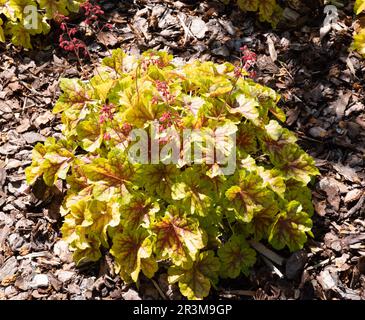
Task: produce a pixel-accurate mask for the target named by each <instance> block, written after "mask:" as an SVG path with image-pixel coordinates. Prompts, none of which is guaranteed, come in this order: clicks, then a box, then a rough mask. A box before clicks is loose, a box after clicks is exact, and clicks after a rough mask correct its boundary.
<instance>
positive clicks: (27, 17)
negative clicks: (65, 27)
mask: <svg viewBox="0 0 365 320" xmlns="http://www.w3.org/2000/svg"><path fill="white" fill-rule="evenodd" d="M85 1H86V0H0V15H3V17H5V22H4V21H3V20H2V19H1V17H0V42H5V40H6V36H8V35H9V36H10V37H11V42H12V43H13V44H14V45H16V46H21V47H24V48H28V49H31V48H32V44H31V36H34V35H36V34H47V33H48V32H49V31H50V28H51V27H50V24H49V22H50V21H51V20H53V19H54V17H55V16H56V15H64V16H67V15H68V14H69V13H70V12H78V10H79V6H80V4H81V3H83V2H85ZM3 24H4V25H3Z"/></svg>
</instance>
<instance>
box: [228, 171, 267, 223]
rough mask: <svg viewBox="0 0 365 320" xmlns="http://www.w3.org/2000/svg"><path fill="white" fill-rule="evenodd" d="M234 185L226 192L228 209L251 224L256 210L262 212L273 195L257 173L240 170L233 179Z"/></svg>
mask: <svg viewBox="0 0 365 320" xmlns="http://www.w3.org/2000/svg"><path fill="white" fill-rule="evenodd" d="M232 183H233V184H234V185H233V186H232V187H230V188H229V189H228V190H227V191H226V194H225V195H226V199H227V201H226V209H227V210H228V211H232V212H233V213H234V216H235V217H236V218H237V219H239V220H241V221H243V222H250V221H251V219H252V216H253V213H254V211H255V210H260V209H262V208H263V206H266V205H267V203H270V199H272V193H271V192H270V191H269V190H268V189H267V188H265V187H264V186H263V180H262V178H261V177H260V176H259V175H258V174H257V173H255V172H248V171H246V170H240V171H239V173H238V174H236V175H235V176H234V177H233V178H232Z"/></svg>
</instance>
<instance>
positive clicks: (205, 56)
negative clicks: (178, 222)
mask: <svg viewBox="0 0 365 320" xmlns="http://www.w3.org/2000/svg"><path fill="white" fill-rule="evenodd" d="M104 2H105V5H104V9H105V10H106V12H107V14H106V19H107V20H108V22H110V23H112V24H113V25H114V28H113V30H112V31H110V32H109V31H108V32H105V33H101V34H99V35H98V37H97V39H95V38H93V37H90V38H89V39H88V44H89V50H90V52H91V53H92V57H93V59H92V61H89V62H87V61H85V65H84V66H83V68H82V69H83V70H81V69H80V67H79V66H78V64H77V60H76V59H75V57H73V56H72V54H65V52H63V51H60V50H59V49H57V48H54V46H55V45H53V44H52V40H53V39H55V38H56V35H54V34H51V35H50V36H49V45H48V47H46V48H45V49H44V50H41V51H34V52H30V53H25V52H22V51H17V50H15V49H14V48H12V47H10V48H9V49H8V50H5V48H4V47H3V48H1V49H0V51H1V57H0V283H1V284H0V299H121V298H123V299H140V298H142V299H177V298H181V296H180V294H179V291H178V290H177V288H176V287H174V286H169V285H168V284H167V279H166V278H167V276H166V274H165V273H164V272H163V271H161V272H160V273H159V274H158V275H157V276H155V277H154V279H153V280H148V279H144V278H142V279H141V283H140V286H139V289H138V290H137V288H136V287H135V286H126V285H124V284H123V283H122V281H121V280H120V278H119V277H118V276H116V275H115V273H114V271H113V268H112V263H111V262H112V259H111V257H110V256H108V255H107V256H105V258H104V259H103V260H101V261H100V262H98V263H95V264H93V265H88V266H87V267H86V268H83V269H76V268H75V266H74V264H73V263H72V260H71V258H70V254H69V252H68V251H67V247H66V246H65V244H64V243H63V242H62V241H60V232H59V227H60V225H61V221H60V219H59V213H58V206H59V204H60V201H61V200H62V194H61V193H60V191H58V190H57V188H55V190H48V189H46V188H45V187H44V186H43V185H36V186H34V188H32V190H30V189H29V188H28V187H27V186H26V184H25V177H24V168H25V167H26V166H27V165H29V164H30V161H31V150H32V148H33V146H34V145H35V144H36V143H37V142H38V141H43V140H44V139H45V137H48V136H56V137H57V136H58V135H59V134H60V125H59V123H60V121H59V119H58V118H57V117H55V116H54V115H53V114H52V113H51V110H52V106H53V104H54V102H55V100H56V99H57V97H58V95H59V91H58V90H59V89H58V86H57V85H58V80H59V78H60V77H84V78H86V77H87V76H88V74H90V73H91V72H92V69H93V65H95V64H96V63H97V61H99V60H100V58H102V57H103V56H105V55H108V51H107V50H106V49H105V44H107V46H108V48H109V49H111V48H114V47H122V48H124V49H126V50H130V51H132V52H138V51H143V50H145V49H148V48H155V49H168V50H169V51H170V52H172V53H173V54H174V55H175V56H177V57H180V58H182V59H184V60H189V59H196V58H199V59H202V60H209V59H213V60H215V61H218V62H219V61H225V60H228V61H231V62H237V60H238V57H239V48H240V47H241V46H242V45H243V44H247V45H248V47H249V48H250V49H251V50H253V51H255V52H256V53H257V54H258V63H257V68H256V69H257V81H258V82H260V83H263V84H266V85H268V86H270V87H272V88H274V89H275V90H277V91H279V92H280V93H281V94H282V100H281V102H280V104H281V106H282V107H283V109H284V110H285V111H286V113H287V117H288V119H287V126H288V127H289V128H290V129H291V130H293V131H294V132H296V133H297V135H298V137H299V141H300V144H301V145H302V146H303V148H304V149H305V150H306V151H308V152H309V153H310V154H311V155H312V156H313V157H314V158H315V159H316V162H317V166H318V167H319V169H320V171H321V174H322V175H321V177H320V178H319V179H318V180H317V183H316V184H315V186H313V202H314V204H315V208H316V214H315V216H314V217H313V219H314V228H313V233H314V235H315V237H314V239H311V240H310V241H309V242H308V244H307V245H306V247H305V249H304V250H302V251H301V252H298V253H296V254H294V255H290V254H289V253H288V252H287V251H285V250H283V251H281V252H278V254H279V255H280V256H282V257H283V258H285V259H286V261H285V262H284V263H283V265H275V264H273V263H271V262H270V261H268V260H267V259H266V260H265V258H263V257H262V256H261V255H260V256H259V259H258V262H257V264H256V266H255V269H254V272H253V273H252V275H251V276H250V278H249V279H248V278H244V277H242V278H239V279H237V280H234V281H229V280H224V281H223V280H222V281H221V282H220V283H219V286H218V288H217V290H214V291H212V294H211V297H210V298H212V299H217V298H232V299H242V298H243V299H252V298H254V299H364V298H365V276H364V273H365V270H364V269H365V267H364V264H365V258H364V257H365V219H364V212H365V194H364V190H365V189H364V187H365V171H364V152H365V143H364V142H365V107H364V99H363V97H364V79H365V78H364V73H365V63H364V60H362V59H361V58H360V57H359V56H358V55H357V54H356V53H349V51H348V49H347V48H348V46H349V44H350V43H351V34H352V26H351V23H352V22H351V21H352V16H351V15H352V10H351V6H350V5H349V6H348V8H345V9H343V10H341V11H340V19H339V22H338V23H337V24H336V27H335V28H334V29H332V30H331V31H329V32H328V34H327V35H326V36H325V37H324V38H323V39H320V31H319V29H320V27H321V24H322V21H323V19H324V16H323V14H322V13H321V10H315V9H313V7H310V6H309V4H308V6H303V7H302V8H293V7H292V8H291V10H294V11H288V12H291V14H292V15H293V12H294V13H298V12H299V13H300V15H299V16H298V17H296V18H295V19H293V20H292V21H290V20H288V21H286V22H285V24H284V25H282V26H281V28H279V29H278V30H275V31H272V30H270V29H269V28H268V26H267V25H259V24H258V23H257V20H255V19H254V16H252V15H244V14H242V13H241V12H239V11H237V10H235V9H232V8H225V7H224V6H223V5H221V4H220V3H218V2H207V1H202V2H199V4H195V3H196V2H195V1H185V2H179V1H159V0H154V1H151V0H150V1H136V2H137V3H138V4H135V3H133V2H132V1H115V2H110V1H104ZM308 3H311V2H308ZM294 17H295V16H294ZM103 43H104V44H103ZM40 44H41V39H39V40H38V45H39V46H40ZM43 46H44V45H43Z"/></svg>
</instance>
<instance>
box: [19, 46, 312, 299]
mask: <svg viewBox="0 0 365 320" xmlns="http://www.w3.org/2000/svg"><path fill="white" fill-rule="evenodd" d="M60 86H61V89H62V91H63V94H62V95H61V96H60V98H59V100H58V102H57V103H56V105H55V106H54V112H55V113H61V117H62V123H63V136H64V138H63V139H61V140H56V139H55V138H48V140H47V141H46V142H45V143H44V144H37V145H36V147H35V148H34V150H33V162H32V164H31V166H30V167H28V168H27V169H26V176H27V181H28V183H29V184H33V183H35V181H36V180H37V179H43V180H44V182H45V183H46V184H47V185H48V186H52V185H54V184H55V183H56V181H57V180H59V179H62V180H64V183H65V185H67V194H66V196H65V199H64V202H63V205H62V210H61V211H62V214H63V216H64V223H63V226H62V234H63V238H64V239H65V240H66V241H67V242H68V243H69V245H70V248H71V249H72V250H73V252H74V259H75V261H76V263H77V264H81V263H85V262H88V261H96V260H98V259H99V258H100V257H101V255H102V254H101V248H104V250H105V249H108V250H109V251H110V253H111V254H112V255H113V256H114V258H115V268H116V271H117V272H118V273H120V275H121V277H122V278H123V279H124V280H125V281H137V280H138V277H139V276H140V274H141V272H142V273H143V274H144V275H145V276H147V277H152V276H153V275H154V274H155V273H156V272H157V270H158V269H159V268H167V269H168V274H169V281H170V282H171V283H175V282H178V284H179V287H180V290H181V292H182V294H183V295H185V296H186V297H188V298H189V299H202V298H204V297H206V296H207V295H208V294H209V291H210V289H211V287H212V286H214V285H215V284H216V283H217V281H218V279H219V277H222V278H227V277H228V278H236V277H238V276H239V275H240V274H241V273H243V274H245V275H247V274H248V273H249V270H250V268H251V267H252V266H253V265H254V263H255V259H256V257H255V251H254V250H253V249H252V248H251V247H250V245H249V242H248V241H247V240H249V239H253V240H255V241H260V240H265V241H268V243H270V244H271V245H272V247H274V248H275V249H282V248H284V247H288V248H289V249H290V250H291V251H295V250H298V249H300V248H302V247H303V244H304V243H305V241H306V239H307V235H311V227H312V221H311V219H310V217H311V215H312V214H313V208H312V204H311V193H310V190H309V189H308V187H307V184H308V183H309V182H310V181H311V179H312V178H313V177H314V176H315V175H317V174H318V170H317V169H316V167H315V165H314V161H313V159H312V158H311V157H310V156H309V155H308V154H307V153H305V152H304V151H303V150H302V149H301V148H300V147H299V146H298V145H297V144H296V137H295V135H294V134H293V133H291V132H290V131H289V130H288V129H285V128H283V127H282V126H281V125H280V123H279V122H280V121H284V120H285V115H284V114H283V112H282V111H281V110H280V109H279V108H278V107H277V105H276V104H277V102H278V100H279V96H278V95H277V94H276V93H275V92H274V91H273V90H272V89H270V88H267V87H264V86H261V85H259V84H257V83H255V82H254V81H253V80H252V79H249V78H247V77H246V76H238V75H237V72H235V67H234V66H233V65H232V64H230V63H224V64H215V63H213V62H204V63H202V62H199V61H195V62H193V63H189V64H181V63H178V60H173V59H172V56H171V55H168V54H167V53H166V52H163V51H158V52H155V51H148V52H145V53H144V54H143V55H142V56H141V57H135V56H131V55H127V54H126V53H124V52H123V51H122V50H120V49H118V50H115V51H113V53H112V56H111V57H108V58H105V59H104V60H103V66H102V67H101V68H100V69H98V71H97V72H96V75H95V76H94V77H93V78H92V79H90V80H89V81H81V80H79V79H62V81H61V84H60ZM156 122H158V130H155V131H153V130H152V128H153V127H154V126H155V124H156ZM134 129H143V130H145V131H146V132H150V133H149V138H153V139H158V140H157V141H158V143H157V146H158V150H161V153H160V154H162V155H163V156H161V157H160V159H159V161H157V162H158V163H151V161H148V163H140V162H136V161H134V160H135V158H133V157H132V158H131V157H130V156H129V155H130V154H131V153H130V151H131V150H132V149H133V148H134V147H136V145H137V144H138V143H140V140H138V139H134V137H133V135H132V133H133V132H134ZM186 129H191V130H195V131H192V132H193V133H192V134H189V135H188V139H187V142H186V140H184V141H185V143H184V148H186V149H184V150H190V151H191V150H193V149H194V150H202V151H204V152H203V153H202V154H203V157H202V158H201V159H197V160H196V161H194V159H193V160H192V161H187V160H186V159H185V160H184V159H182V160H181V159H180V160H179V161H178V163H174V162H172V161H170V162H169V160H171V159H172V157H171V154H172V153H171V152H165V153H163V152H162V150H163V149H164V148H167V147H168V146H169V144H170V143H171V141H172V140H173V139H176V135H171V134H169V132H170V133H171V132H174V133H178V134H181V136H182V132H183V130H186ZM151 132H154V133H151ZM196 132H200V133H201V134H202V136H203V137H204V138H206V140H204V141H208V142H210V143H212V144H213V145H214V147H215V149H216V151H217V153H220V154H224V155H232V154H233V155H235V159H234V160H233V161H234V164H235V166H236V168H235V170H234V171H233V172H232V174H226V175H225V174H223V169H222V168H223V165H221V164H220V163H218V161H216V158H215V157H211V158H210V160H211V161H207V160H209V159H208V155H207V156H205V155H206V154H208V153H205V151H207V150H208V147H207V146H208V144H205V143H200V142H199V141H197V140H198V136H197V134H196ZM212 133H213V134H212ZM232 134H236V139H235V140H234V139H233V138H231V137H233V135H232ZM212 137H215V138H217V139H213V138H212ZM177 140H179V138H177ZM220 140H222V141H223V140H224V141H223V142H224V143H219V141H220ZM212 141H213V142H212ZM217 141H218V142H217ZM222 141H221V142H222ZM175 142H176V140H175ZM195 142H196V145H194V143H195ZM192 145H193V146H192ZM148 151H149V152H148V159H149V160H151V157H152V152H151V148H150V147H149V149H148ZM179 152H181V149H179ZM136 154H137V155H138V153H136ZM198 160H199V161H198ZM200 160H201V161H200Z"/></svg>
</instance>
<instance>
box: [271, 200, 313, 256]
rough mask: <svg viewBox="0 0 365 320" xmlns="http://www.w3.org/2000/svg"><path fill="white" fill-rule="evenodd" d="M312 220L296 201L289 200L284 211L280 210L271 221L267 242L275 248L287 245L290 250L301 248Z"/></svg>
mask: <svg viewBox="0 0 365 320" xmlns="http://www.w3.org/2000/svg"><path fill="white" fill-rule="evenodd" d="M311 228H312V221H311V219H310V218H309V215H308V214H307V213H306V212H304V211H302V206H301V205H300V203H299V202H298V201H290V202H289V203H288V204H287V205H286V209H285V211H281V212H280V213H279V214H278V215H277V217H276V219H275V222H274V223H273V225H272V227H271V230H270V236H269V242H270V244H271V245H272V246H273V247H274V248H275V249H278V250H280V249H282V248H284V247H285V246H288V248H289V250H290V251H296V250H299V249H302V248H303V245H304V243H305V242H306V241H307V234H309V235H312V233H311Z"/></svg>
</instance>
